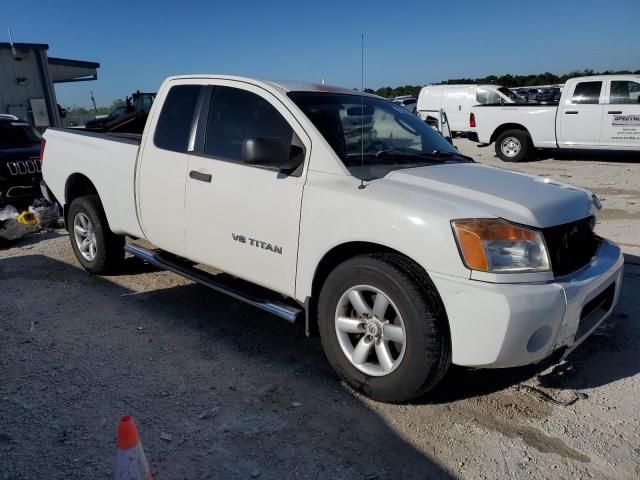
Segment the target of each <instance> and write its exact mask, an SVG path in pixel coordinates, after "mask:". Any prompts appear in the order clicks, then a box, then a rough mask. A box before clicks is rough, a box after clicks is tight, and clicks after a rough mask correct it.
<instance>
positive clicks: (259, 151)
mask: <svg viewBox="0 0 640 480" xmlns="http://www.w3.org/2000/svg"><path fill="white" fill-rule="evenodd" d="M301 153H303V150H302V149H301V148H300V147H297V146H295V145H294V146H290V145H289V143H287V142H285V141H284V140H282V139H281V138H245V140H244V142H243V143H242V158H243V160H244V163H246V164H247V165H257V166H262V167H270V168H276V169H279V170H294V169H295V168H297V167H298V166H300V164H301V163H302V161H304V156H303V155H301Z"/></svg>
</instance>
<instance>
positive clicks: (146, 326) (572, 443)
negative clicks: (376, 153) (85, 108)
mask: <svg viewBox="0 0 640 480" xmlns="http://www.w3.org/2000/svg"><path fill="white" fill-rule="evenodd" d="M456 145H457V146H458V147H459V148H460V150H461V151H463V152H464V153H466V154H469V155H472V156H473V157H474V158H476V159H478V160H479V161H482V162H486V163H490V164H496V165H500V166H503V167H508V168H514V169H517V170H523V171H526V172H530V173H534V174H540V175H546V176H549V177H552V178H554V179H558V180H562V181H567V182H570V183H575V184H577V185H580V186H584V187H587V188H590V189H592V190H593V191H595V192H597V193H598V195H599V196H600V198H601V200H602V202H603V204H604V208H605V209H604V211H603V214H602V215H601V218H600V223H599V225H598V227H597V228H598V230H599V232H600V233H601V234H603V235H606V236H608V237H610V238H613V239H614V240H616V241H618V242H620V243H621V244H622V245H623V248H624V250H625V259H626V265H625V279H624V280H625V283H624V286H623V291H622V297H621V299H620V303H619V306H618V307H617V309H616V311H615V313H614V315H613V316H612V318H611V319H610V320H609V321H607V323H606V324H605V325H603V326H602V328H601V329H600V330H599V331H598V332H597V334H595V335H594V336H592V337H591V338H590V339H589V340H588V341H587V342H585V343H584V344H583V345H582V346H581V348H579V349H578V350H577V351H575V352H574V353H573V354H572V355H571V356H570V357H569V358H568V359H567V360H566V361H565V362H563V363H561V364H546V365H540V366H533V367H527V368H519V369H509V370H501V371H491V370H476V371H472V370H466V369H461V368H452V369H451V371H450V373H449V374H448V375H447V377H446V378H445V380H444V382H443V383H442V385H441V386H440V387H439V388H438V389H437V391H436V392H434V394H433V395H432V396H431V397H429V398H428V399H423V400H420V401H417V402H414V403H412V404H409V405H386V404H381V403H377V402H373V401H370V400H368V399H366V398H364V397H362V396H360V395H358V394H356V393H354V392H352V391H350V390H349V389H348V388H347V387H345V386H344V385H342V384H341V383H340V382H339V380H338V379H337V378H336V376H335V374H334V373H333V371H332V370H331V368H330V367H329V366H328V364H327V362H326V361H325V360H324V356H323V353H322V350H321V347H320V344H319V341H318V339H317V338H311V339H307V338H305V337H304V335H303V332H302V329H301V327H291V326H289V325H287V324H286V323H285V322H282V321H281V320H278V319H276V318H273V317H271V316H269V315H267V314H263V313H261V312H259V311H256V310H254V309H252V308H251V307H248V306H245V305H242V304H239V303H238V302H235V301H232V300H230V299H228V298H226V297H223V296H221V295H218V294H216V293H214V292H211V291H209V290H207V289H206V288H204V287H200V286H198V285H194V284H192V283H190V282H188V281H186V280H183V279H181V278H179V277H177V276H175V275H173V274H170V273H167V272H162V271H158V270H155V269H153V268H151V267H149V266H147V265H144V264H142V263H141V262H139V261H137V260H135V259H129V260H128V263H127V268H126V272H125V273H124V274H121V275H118V276H111V277H96V276H92V275H89V274H87V273H85V272H84V271H83V270H81V269H80V267H79V264H78V263H77V261H76V259H75V258H74V257H73V254H72V251H71V248H70V246H69V239H68V237H67V235H66V232H65V231H64V230H56V231H52V232H47V233H41V234H37V235H32V236H30V237H26V238H24V239H22V240H21V241H19V242H18V243H16V244H15V245H14V246H13V247H12V248H5V249H3V250H0V287H1V289H0V349H1V355H0V479H31V478H48V479H57V478H79V479H80V478H81V479H104V478H109V477H112V476H113V458H114V455H115V425H116V422H117V419H118V417H119V415H122V414H132V415H134V417H135V418H136V421H137V423H138V426H139V430H140V433H141V437H142V442H143V444H144V447H145V451H146V453H147V458H148V460H149V462H150V464H151V467H152V472H153V474H154V478H155V479H183V478H184V479H205V478H212V479H213V478H225V479H227V478H228V479H236V478H238V479H243V478H264V479H271V478H273V479H283V478H287V479H288V478H301V479H302V478H309V479H316V478H317V479H327V478H331V479H333V478H337V479H340V478H344V479H347V478H348V479H401V478H402V479H413V478H415V479H425V478H487V479H489V478H490V479H510V478H514V477H516V476H523V477H524V476H526V477H528V478H540V479H543V478H550V477H552V476H553V477H556V478H598V479H600V478H616V479H626V478H629V479H636V478H639V477H640V411H639V410H640V404H639V402H638V398H640V375H639V374H638V372H639V371H640V362H639V361H638V358H639V353H640V340H639V338H640V322H639V321H640V306H639V304H638V301H637V298H638V295H639V294H640V246H638V244H640V187H638V185H639V183H640V162H634V158H633V156H629V155H626V156H625V155H611V154H604V153H603V154H598V155H585V154H584V153H577V154H563V156H562V157H561V158H558V159H551V158H547V159H544V160H540V161H536V162H528V163H522V164H515V165H507V164H503V163H502V162H500V161H499V160H498V159H497V158H495V157H494V155H493V149H492V147H489V148H485V149H479V148H478V147H477V146H475V145H474V144H471V143H470V142H468V141H466V140H464V139H456ZM532 387H535V388H532ZM540 392H543V393H540ZM545 394H546V395H548V396H549V397H545ZM550 398H551V399H554V400H557V401H559V402H565V401H571V400H575V403H573V404H571V405H569V406H563V405H561V404H559V403H557V402H552V401H550Z"/></svg>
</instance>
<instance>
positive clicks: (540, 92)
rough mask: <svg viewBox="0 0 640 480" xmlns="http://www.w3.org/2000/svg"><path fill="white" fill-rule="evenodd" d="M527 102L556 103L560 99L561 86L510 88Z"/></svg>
mask: <svg viewBox="0 0 640 480" xmlns="http://www.w3.org/2000/svg"><path fill="white" fill-rule="evenodd" d="M512 91H513V92H515V93H516V95H518V96H520V97H521V98H522V99H523V100H524V101H525V102H528V103H558V102H559V101H560V94H561V92H562V88H561V87H530V88H514V89H512Z"/></svg>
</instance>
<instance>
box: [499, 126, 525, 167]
mask: <svg viewBox="0 0 640 480" xmlns="http://www.w3.org/2000/svg"><path fill="white" fill-rule="evenodd" d="M529 145H530V140H529V135H527V133H526V132H524V131H522V130H506V131H504V132H502V133H501V134H500V135H498V138H496V155H498V157H499V158H500V159H501V160H502V161H504V162H521V161H522V160H524V159H525V158H526V156H527V154H528V152H529Z"/></svg>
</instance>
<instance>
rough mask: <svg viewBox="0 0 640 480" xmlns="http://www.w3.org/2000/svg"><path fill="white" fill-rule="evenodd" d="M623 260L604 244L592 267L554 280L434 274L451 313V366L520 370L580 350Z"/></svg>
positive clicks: (606, 307) (609, 300) (606, 304)
mask: <svg viewBox="0 0 640 480" xmlns="http://www.w3.org/2000/svg"><path fill="white" fill-rule="evenodd" d="M623 263H624V260H623V256H622V252H621V251H620V249H619V248H618V247H617V246H616V245H615V244H613V243H611V242H609V241H604V242H603V243H602V245H601V246H600V248H599V249H598V252H597V253H596V255H595V256H594V257H593V259H592V260H591V262H590V263H589V265H587V266H585V267H584V268H582V269H580V270H579V271H577V272H574V273H572V274H571V275H568V276H566V277H563V278H560V279H557V280H556V281H554V282H552V283H536V284H532V283H528V284H494V283H487V282H480V281H476V280H470V279H462V278H454V277H450V276H445V275H438V274H432V279H433V282H434V283H435V285H436V287H437V288H438V291H439V292H440V295H441V297H442V299H443V301H444V304H445V307H446V310H447V315H448V318H449V325H450V329H451V342H452V361H453V363H455V364H457V365H463V366H470V367H487V368H502V367H514V366H520V365H526V364H530V363H537V362H539V361H541V360H544V359H545V358H547V357H549V356H550V355H551V354H553V352H554V351H556V350H558V349H560V348H567V349H568V350H572V349H574V348H576V347H577V346H578V345H580V343H582V342H583V341H584V340H585V339H586V338H587V337H588V336H589V335H590V334H591V333H593V331H594V330H595V329H596V328H597V327H598V326H599V325H600V323H601V322H602V321H603V320H604V319H605V318H607V317H608V316H609V315H610V314H611V312H612V310H613V308H614V306H615V304H616V302H617V301H618V297H619V294H620V287H621V282H622V269H623Z"/></svg>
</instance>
